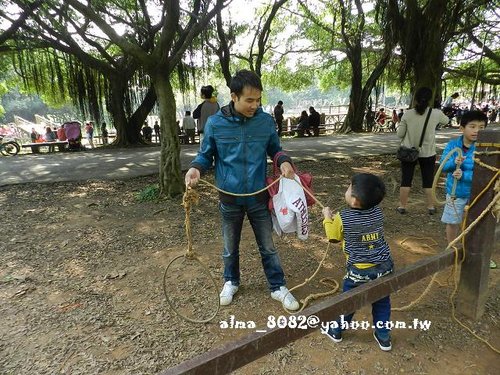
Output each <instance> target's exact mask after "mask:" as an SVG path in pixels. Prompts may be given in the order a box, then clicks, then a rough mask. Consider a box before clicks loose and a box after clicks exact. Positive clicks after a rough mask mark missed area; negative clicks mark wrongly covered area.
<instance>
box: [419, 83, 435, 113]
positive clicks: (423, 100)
mask: <svg viewBox="0 0 500 375" xmlns="http://www.w3.org/2000/svg"><path fill="white" fill-rule="evenodd" d="M431 99H432V90H431V89H430V88H428V87H421V88H419V89H418V90H417V92H416V94H415V103H416V104H415V110H416V111H417V112H418V113H419V114H421V115H423V114H424V112H425V109H426V108H427V107H428V106H429V102H430V101H431Z"/></svg>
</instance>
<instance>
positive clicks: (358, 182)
mask: <svg viewBox="0 0 500 375" xmlns="http://www.w3.org/2000/svg"><path fill="white" fill-rule="evenodd" d="M351 186H352V187H351V195H352V196H353V197H355V198H357V199H358V200H359V202H360V205H361V209H363V210H367V209H370V208H372V207H375V206H376V205H377V204H379V203H380V202H382V199H384V196H385V185H384V182H383V181H382V180H381V179H380V177H377V176H375V175H373V174H371V173H357V174H355V175H354V176H352V179H351Z"/></svg>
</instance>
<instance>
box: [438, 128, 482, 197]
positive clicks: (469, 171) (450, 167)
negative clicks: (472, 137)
mask: <svg viewBox="0 0 500 375" xmlns="http://www.w3.org/2000/svg"><path fill="white" fill-rule="evenodd" d="M463 138H464V137H463V135H462V136H460V137H458V138H455V139H452V140H450V141H449V142H448V144H447V145H446V147H445V149H444V151H443V155H441V160H440V161H439V163H442V162H443V160H444V158H445V157H446V155H447V154H448V153H449V152H450V151H451V150H453V149H454V148H455V147H458V148H460V149H462V150H463V148H462V146H463V144H464V141H463ZM475 149H476V145H475V143H473V144H472V145H471V146H470V148H469V150H468V151H467V152H464V153H463V156H464V158H465V159H464V161H463V162H462V165H461V166H460V169H461V170H462V178H461V179H460V180H458V182H457V187H456V189H455V196H456V197H457V198H465V199H468V198H470V193H471V189H472V177H473V174H474V150H475ZM457 156H458V153H457V152H454V153H453V155H452V156H450V158H449V159H448V161H447V162H446V164H445V165H444V166H443V172H448V173H447V176H446V193H447V194H451V189H452V187H453V180H454V178H453V176H452V174H453V172H454V171H455V168H456V165H455V158H456V157H457Z"/></svg>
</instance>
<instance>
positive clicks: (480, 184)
mask: <svg viewBox="0 0 500 375" xmlns="http://www.w3.org/2000/svg"><path fill="white" fill-rule="evenodd" d="M499 143H500V128H498V127H496V128H494V129H485V130H482V131H480V132H479V136H478V140H477V142H476V152H487V151H497V152H498V151H500V148H499V147H498V144H499ZM493 144H496V146H497V147H495V146H494V145H493ZM475 158H479V159H480V160H481V161H482V162H483V163H485V164H488V165H490V166H492V167H494V168H498V167H499V165H500V163H499V161H500V155H499V154H491V155H487V154H483V155H476V156H475ZM495 173H496V172H493V171H492V170H490V169H488V168H486V167H484V166H481V164H480V163H478V162H475V164H474V178H473V181H472V194H471V200H470V202H472V201H473V200H474V198H475V197H476V196H477V195H478V194H479V193H480V192H481V191H482V190H483V189H484V188H485V187H486V185H487V184H488V182H489V181H490V180H491V179H492V178H493V177H494V176H495ZM493 188H494V184H492V186H491V187H490V188H489V189H488V191H487V192H485V193H484V194H483V195H482V197H481V198H479V200H478V201H477V203H476V204H474V206H472V207H471V208H470V210H469V213H468V215H467V221H466V226H467V225H469V224H470V223H471V222H472V221H474V220H475V219H476V218H477V217H478V216H479V215H480V214H481V213H482V212H483V211H484V209H485V208H486V206H488V204H489V203H490V202H491V201H492V199H493V197H494V196H495V192H494V190H493ZM494 244H495V218H494V217H493V215H492V214H491V213H488V214H487V215H486V217H484V218H483V219H482V220H481V221H480V222H479V223H478V224H477V225H476V226H475V227H474V229H473V230H472V231H471V232H470V233H469V234H468V235H467V236H466V237H465V248H464V251H465V260H464V262H463V264H462V268H461V272H460V283H459V289H458V295H457V310H458V311H459V312H461V313H462V314H464V315H465V316H467V317H469V318H472V319H474V320H478V319H480V318H481V316H482V315H483V313H484V305H485V302H486V298H487V296H488V293H487V292H488V276H489V270H490V268H489V266H490V258H491V253H492V251H493V247H494V246H495V245H494Z"/></svg>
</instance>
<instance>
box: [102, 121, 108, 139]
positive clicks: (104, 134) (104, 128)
mask: <svg viewBox="0 0 500 375" xmlns="http://www.w3.org/2000/svg"><path fill="white" fill-rule="evenodd" d="M101 137H102V144H103V145H107V144H108V129H107V128H106V123H105V122H104V121H103V123H102V124H101Z"/></svg>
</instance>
